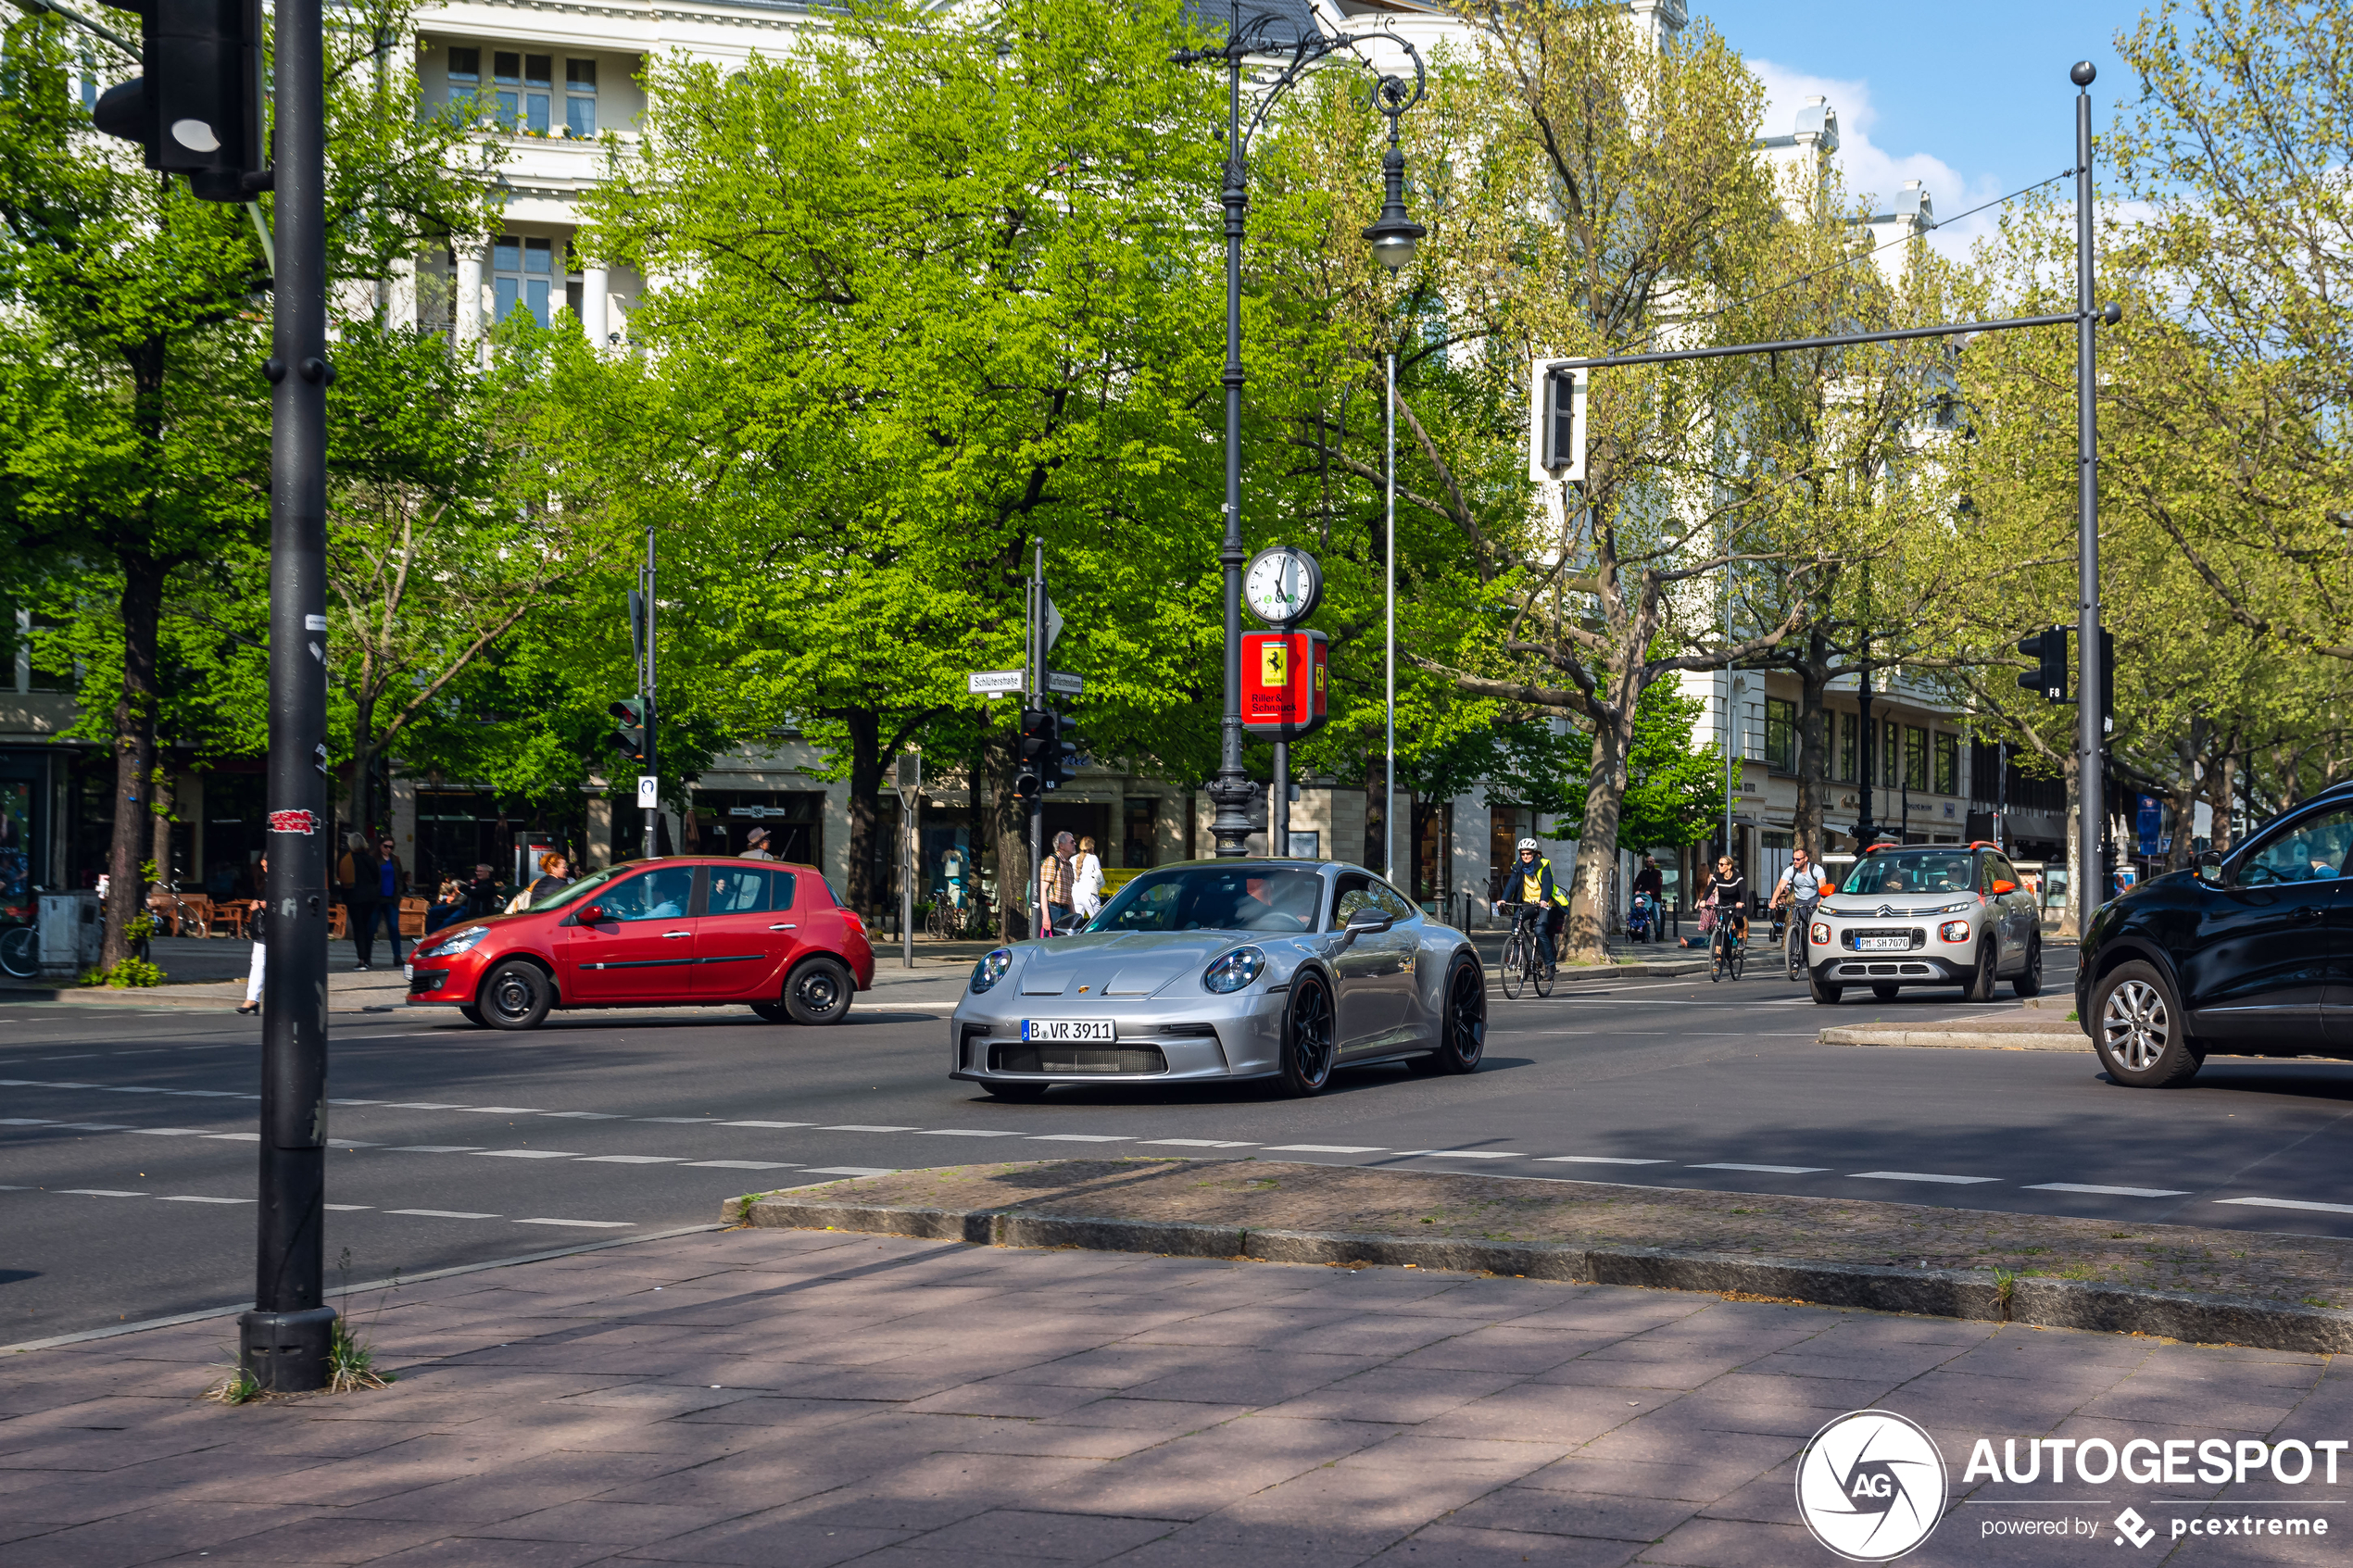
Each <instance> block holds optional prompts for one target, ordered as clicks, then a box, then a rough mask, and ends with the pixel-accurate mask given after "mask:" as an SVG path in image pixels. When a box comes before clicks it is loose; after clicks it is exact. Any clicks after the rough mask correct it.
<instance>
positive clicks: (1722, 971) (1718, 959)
mask: <svg viewBox="0 0 2353 1568" xmlns="http://www.w3.org/2000/svg"><path fill="white" fill-rule="evenodd" d="M1738 923H1739V917H1738V916H1736V915H1731V914H1723V913H1719V914H1718V916H1717V917H1716V935H1715V936H1714V937H1713V938H1711V939H1710V940H1709V942H1708V945H1707V980H1708V984H1709V985H1714V984H1715V983H1716V982H1717V981H1718V980H1721V979H1723V978H1724V977H1725V975H1726V973H1727V972H1730V976H1731V978H1732V979H1734V980H1738V979H1739V978H1740V977H1741V972H1742V971H1743V969H1745V968H1746V967H1747V965H1748V944H1747V943H1745V942H1743V941H1742V940H1741V938H1740V937H1739V936H1738V935H1735V933H1734V927H1735V926H1736V925H1737V924H1738Z"/></svg>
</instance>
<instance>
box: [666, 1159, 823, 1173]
mask: <svg viewBox="0 0 2353 1568" xmlns="http://www.w3.org/2000/svg"><path fill="white" fill-rule="evenodd" d="M681 1168H682V1169H684V1170H688V1171H798V1170H799V1169H800V1167H799V1166H798V1165H793V1164H787V1163H784V1162H781V1161H778V1160H687V1161H686V1164H685V1165H684V1166H683V1167H681Z"/></svg>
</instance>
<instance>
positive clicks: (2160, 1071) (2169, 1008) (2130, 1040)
mask: <svg viewBox="0 0 2353 1568" xmlns="http://www.w3.org/2000/svg"><path fill="white" fill-rule="evenodd" d="M2092 1048H2093V1049H2095V1050H2096V1051H2098V1052H2099V1053H2100V1065H2101V1066H2103V1067H2105V1068H2107V1069H2108V1077H2109V1078H2110V1079H2112V1080H2113V1081H2114V1082H2116V1083H2119V1084H2121V1085H2125V1086H2126V1087H2127V1088H2134V1089H2170V1088H2172V1087H2173V1086H2175V1085H2179V1084H2186V1083H2188V1082H2189V1081H2190V1079H2191V1078H2192V1077H2193V1076H2195V1075H2196V1073H2197V1070H2198V1068H2199V1067H2200V1066H2201V1065H2203V1064H2204V1062H2205V1060H2206V1058H2205V1055H2204V1053H2202V1052H2201V1051H2199V1050H2198V1048H2197V1047H2196V1045H2195V1044H2193V1043H2192V1042H2191V1040H2190V1037H2189V1032H2188V1031H2187V1030H2186V1029H2184V1028H2183V1024H2182V1008H2181V1004H2180V1003H2179V1002H2177V1001H2175V1000H2174V998H2173V987H2172V986H2171V985H2168V984H2167V983H2166V979H2165V976H2164V975H2163V974H2161V973H2159V972H2158V969H2157V966H2156V965H2154V964H2148V963H2143V962H2141V961H2140V960H2137V959H2136V960H2133V961H2132V962H2129V963H2120V964H2118V965H2117V966H2116V967H2115V968H2114V969H2112V970H2110V971H2109V972H2108V973H2106V974H2104V975H2102V976H2101V977H2100V983H2099V985H2098V986H2097V987H2096V988H2095V989H2094V991H2093V993H2092Z"/></svg>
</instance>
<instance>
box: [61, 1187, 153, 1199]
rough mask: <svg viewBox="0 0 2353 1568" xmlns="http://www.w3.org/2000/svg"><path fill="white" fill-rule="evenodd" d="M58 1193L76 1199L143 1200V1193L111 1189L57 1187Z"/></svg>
mask: <svg viewBox="0 0 2353 1568" xmlns="http://www.w3.org/2000/svg"><path fill="white" fill-rule="evenodd" d="M57 1190H58V1191H59V1192H62V1193H68V1194H70V1195H72V1196H73V1197H76V1198H145V1197H146V1196H147V1195H146V1194H145V1193H144V1192H117V1191H116V1190H115V1189H114V1188H112V1187H59V1188H58V1189H57Z"/></svg>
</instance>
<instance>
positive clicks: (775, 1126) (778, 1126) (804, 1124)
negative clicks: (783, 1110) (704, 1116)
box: [719, 1122, 816, 1130]
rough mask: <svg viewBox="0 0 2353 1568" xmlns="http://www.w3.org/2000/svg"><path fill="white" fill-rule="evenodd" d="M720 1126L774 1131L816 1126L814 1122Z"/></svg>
mask: <svg viewBox="0 0 2353 1568" xmlns="http://www.w3.org/2000/svg"><path fill="white" fill-rule="evenodd" d="M719 1124H720V1125H721V1126H723V1127H767V1128H770V1129H772V1130H782V1129H783V1128H786V1127H813V1126H815V1125H816V1123H813V1122H722V1123H719Z"/></svg>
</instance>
